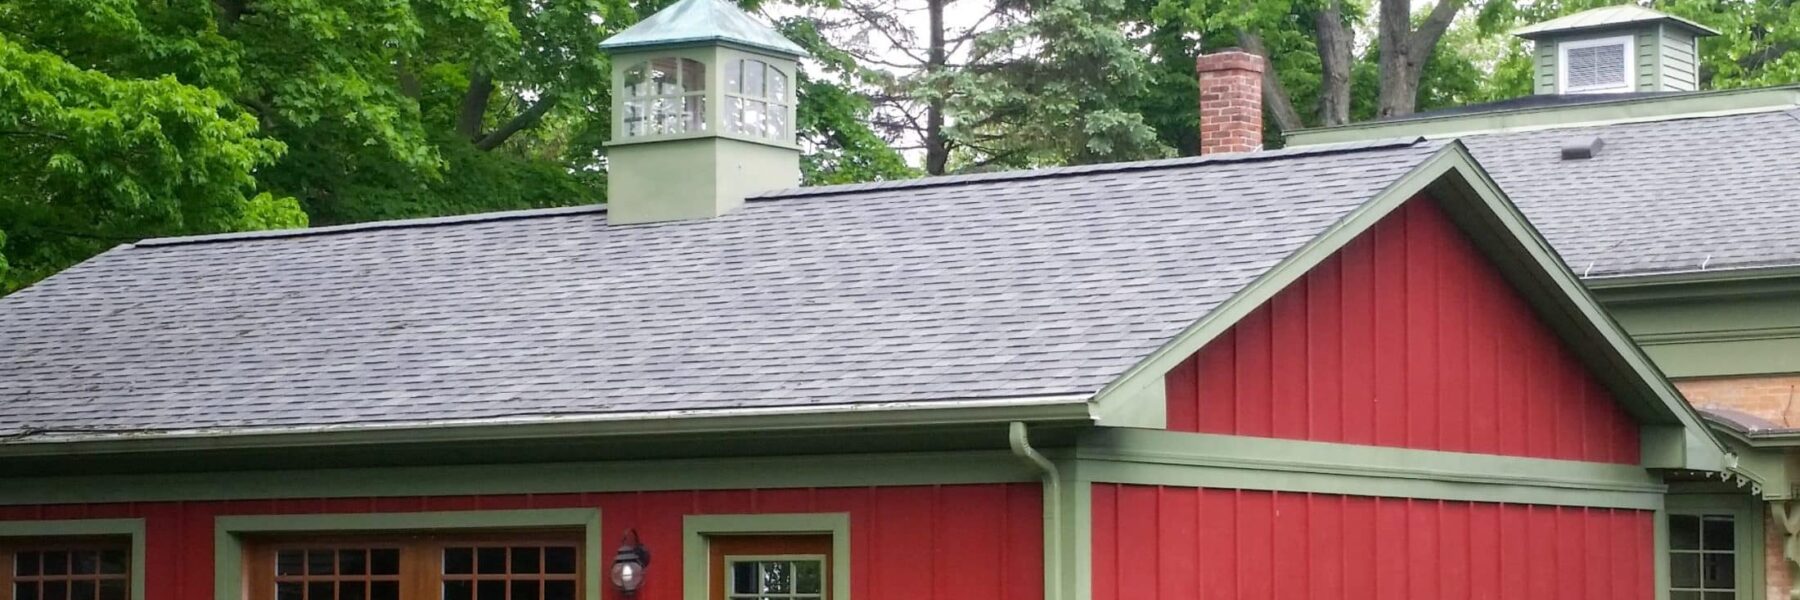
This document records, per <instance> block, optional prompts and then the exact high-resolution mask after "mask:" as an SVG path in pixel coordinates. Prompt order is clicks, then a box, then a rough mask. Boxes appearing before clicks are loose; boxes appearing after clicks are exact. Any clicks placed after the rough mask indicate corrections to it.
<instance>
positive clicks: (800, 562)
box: [725, 556, 825, 600]
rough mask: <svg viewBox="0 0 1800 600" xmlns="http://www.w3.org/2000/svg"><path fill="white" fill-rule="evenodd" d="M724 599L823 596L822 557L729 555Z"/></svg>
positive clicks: (793, 599) (819, 598) (808, 598)
mask: <svg viewBox="0 0 1800 600" xmlns="http://www.w3.org/2000/svg"><path fill="white" fill-rule="evenodd" d="M726 570H727V571H729V573H730V578H731V579H730V581H728V582H727V589H726V593H725V597H726V599H727V600H822V599H823V598H825V557H823V556H771V557H731V558H730V559H729V562H728V566H727V567H726Z"/></svg>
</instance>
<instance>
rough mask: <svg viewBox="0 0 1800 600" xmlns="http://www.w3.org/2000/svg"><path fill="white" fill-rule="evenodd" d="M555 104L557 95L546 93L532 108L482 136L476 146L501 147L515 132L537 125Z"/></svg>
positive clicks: (484, 148) (488, 148)
mask: <svg viewBox="0 0 1800 600" xmlns="http://www.w3.org/2000/svg"><path fill="white" fill-rule="evenodd" d="M555 106H556V95H555V94H550V93H545V94H544V96H543V97H541V98H538V101H537V102H536V103H534V104H532V105H531V107H530V108H527V109H525V112H521V113H519V114H518V115H517V116H514V117H513V118H512V120H510V121H507V122H506V124H504V125H501V126H500V128H499V129H495V130H494V132H493V133H490V134H487V135H486V136H482V138H481V139H480V140H479V141H476V142H475V147H476V148H479V149H481V150H493V149H495V148H498V147H500V144H504V143H506V140H508V139H511V138H512V136H513V134H515V133H518V132H520V131H523V130H525V128H527V127H530V126H532V125H536V124H537V122H538V121H539V120H542V119H543V118H544V113H547V112H550V109H551V108H552V107H555Z"/></svg>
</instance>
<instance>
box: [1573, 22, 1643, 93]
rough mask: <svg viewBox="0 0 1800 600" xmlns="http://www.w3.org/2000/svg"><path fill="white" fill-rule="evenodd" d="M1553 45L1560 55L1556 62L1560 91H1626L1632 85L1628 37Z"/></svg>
mask: <svg viewBox="0 0 1800 600" xmlns="http://www.w3.org/2000/svg"><path fill="white" fill-rule="evenodd" d="M1557 47H1558V52H1560V53H1561V54H1562V56H1561V60H1560V61H1558V62H1559V63H1560V64H1561V65H1562V69H1561V70H1562V73H1561V77H1562V91H1563V92H1565V93H1573V92H1629V91H1631V90H1632V89H1633V88H1634V87H1635V86H1633V85H1632V78H1633V77H1634V76H1635V74H1634V73H1633V68H1632V66H1633V61H1632V60H1631V58H1632V57H1631V47H1632V41H1631V38H1630V37H1629V36H1621V37H1611V38H1603V39H1596V40H1582V41H1576V42H1563V43H1561V44H1558V45H1557Z"/></svg>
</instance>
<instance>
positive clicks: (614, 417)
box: [0, 396, 1093, 457]
mask: <svg viewBox="0 0 1800 600" xmlns="http://www.w3.org/2000/svg"><path fill="white" fill-rule="evenodd" d="M1089 408H1090V407H1089V406H1088V403H1087V398H1086V397H1085V396H1048V397H1030V398H1008V399H981V400H956V399H945V400H933V401H925V402H917V403H909V404H905V405H894V406H887V405H884V406H877V407H865V406H855V405H839V406H829V407H786V408H778V409H721V410H703V411H691V412H651V413H629V414H611V415H595V416H591V417H568V418H548V417H547V418H541V419H535V420H529V421H521V422H516V423H496V422H494V421H491V420H489V421H482V420H475V421H467V422H453V423H426V424H415V425H394V426H385V425H356V426H328V427H317V428H288V429H271V430H256V431H242V430H239V431H209V432H198V433H166V434H144V433H135V434H130V435H129V436H126V435H120V434H104V436H105V437H103V438H81V439H69V440H67V441H62V440H46V439H34V440H31V441H24V442H9V443H4V444H0V457H14V456H52V457H64V456H69V455H72V454H117V453H131V452H179V451H214V450H232V449H252V448H318V447H325V446H346V445H363V444H422V443H442V442H497V441H511V440H543V439H594V438H601V437H616V436H641V435H642V436H647V435H687V434H715V433H731V432H742V431H756V432H763V433H773V432H789V431H831V430H849V429H859V428H882V429H887V428H897V427H930V426H950V425H956V426H960V425H969V424H978V423H994V424H1006V423H1011V422H1013V421H1025V422H1031V423H1038V422H1067V423H1084V422H1092V421H1093V415H1092V414H1090V410H1089Z"/></svg>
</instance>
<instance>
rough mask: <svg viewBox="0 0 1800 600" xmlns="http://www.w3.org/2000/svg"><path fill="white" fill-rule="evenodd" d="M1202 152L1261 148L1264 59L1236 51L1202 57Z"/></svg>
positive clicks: (1199, 62)
mask: <svg viewBox="0 0 1800 600" xmlns="http://www.w3.org/2000/svg"><path fill="white" fill-rule="evenodd" d="M1195 67H1196V70H1197V71H1198V72H1199V73H1200V153H1201V154H1221V153H1225V152H1254V151H1256V150H1261V149H1262V75H1263V58H1262V57H1261V56H1257V55H1255V54H1251V53H1249V52H1245V51H1243V50H1239V49H1237V48H1228V49H1226V50H1224V51H1221V52H1215V53H1213V54H1202V55H1200V59H1199V60H1197V61H1195Z"/></svg>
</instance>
